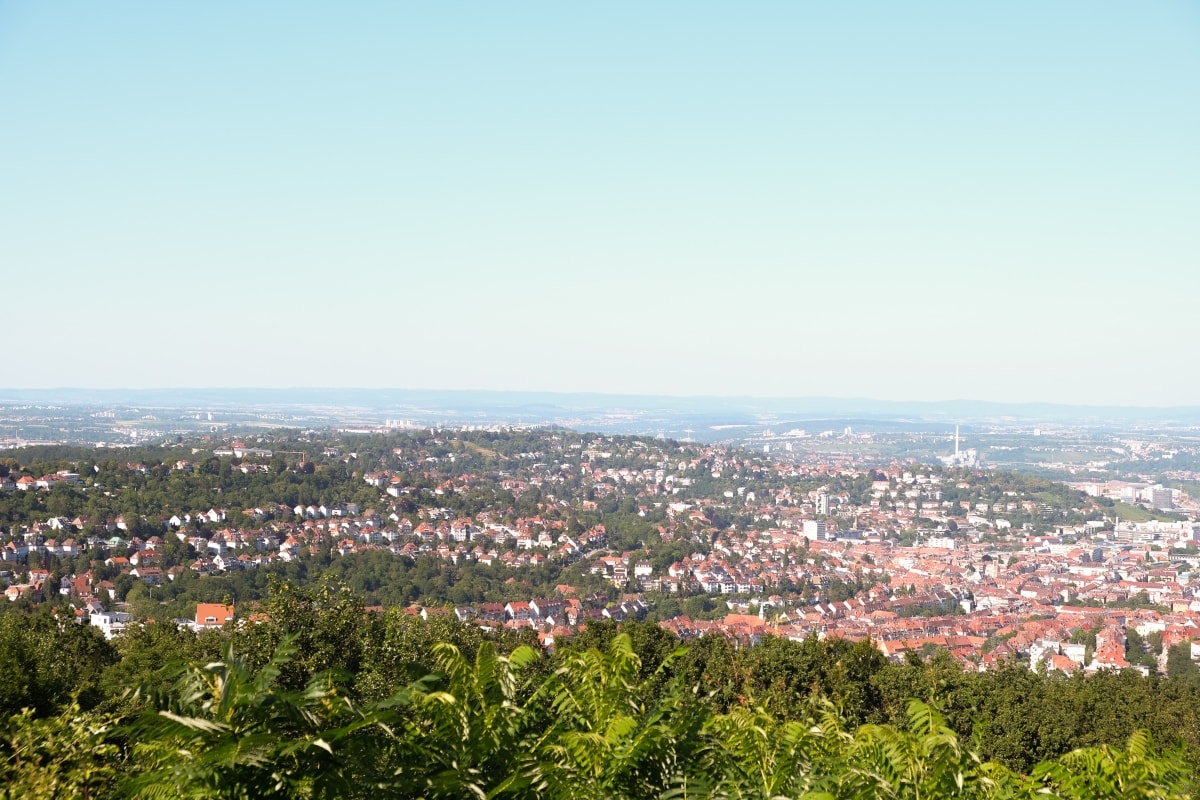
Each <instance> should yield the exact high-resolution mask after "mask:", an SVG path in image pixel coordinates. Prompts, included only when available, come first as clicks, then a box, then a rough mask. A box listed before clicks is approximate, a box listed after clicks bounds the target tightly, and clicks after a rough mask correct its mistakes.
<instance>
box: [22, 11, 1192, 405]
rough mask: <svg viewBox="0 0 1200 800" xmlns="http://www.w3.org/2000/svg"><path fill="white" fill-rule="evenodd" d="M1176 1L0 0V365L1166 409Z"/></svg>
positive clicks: (189, 381) (1187, 249)
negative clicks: (67, 0)
mask: <svg viewBox="0 0 1200 800" xmlns="http://www.w3.org/2000/svg"><path fill="white" fill-rule="evenodd" d="M1198 39H1200V10H1198V8H1197V6H1196V5H1195V4H1192V3H1186V2H1164V3H1158V4H1154V5H1152V6H1145V5H1129V4H1118V3H1092V2H1089V3H1082V2H1066V3H1055V4H1041V3H1005V4H994V5H976V4H971V5H964V4H961V3H948V2H930V3H919V4H893V3H865V4H855V5H853V6H843V5H818V4H790V3H767V4H760V5H755V6H753V7H749V8H747V7H744V6H740V5H739V6H735V5H733V4H729V5H720V4H694V3H664V4H654V5H653V6H646V5H641V4H631V3H618V4H606V5H605V6H603V7H561V6H554V5H550V4H542V5H533V6H528V5H526V6H511V5H502V6H501V5H491V6H489V5H478V6H474V7H471V8H469V9H463V8H456V7H454V6H448V5H445V4H436V5H433V6H430V5H416V4H374V3H366V4H354V5H353V6H351V7H345V6H341V5H338V6H335V5H328V4H314V3H278V2H276V3H260V4H254V5H253V6H251V7H239V8H236V9H230V8H219V7H215V6H207V5H206V6H179V5H174V4H167V5H164V4H157V3H145V2H125V3H104V4H79V5H61V4H48V3H28V2H26V3H20V2H17V3H6V4H4V5H3V6H2V7H0V107H3V108H4V118H5V123H4V124H3V125H0V147H2V148H3V151H4V152H5V153H6V155H7V158H6V159H5V161H6V164H5V168H4V175H3V179H2V180H0V263H3V264H4V266H5V270H4V273H5V279H4V289H3V296H4V297H5V299H6V300H7V301H8V302H6V303H5V310H6V312H7V317H8V321H9V330H10V332H12V334H13V335H14V336H16V337H17V340H16V342H15V343H14V345H13V346H10V347H9V348H7V349H6V354H5V357H4V370H3V375H2V377H0V385H3V386H4V387H8V388H31V387H56V386H77V387H101V388H103V387H132V388H147V387H206V386H256V387H290V386H313V387H337V386H362V387H410V388H434V389H487V390H528V391H561V392H617V393H627V394H667V395H716V396H722V395H736V396H750V397H753V396H758V397H808V396H823V397H869V398H877V399H885V400H950V399H957V398H967V399H973V400H992V401H1019V402H1028V401H1041V402H1063V403H1079V404H1116V405H1147V406H1165V405H1192V404H1195V403H1196V402H1197V400H1196V398H1197V397H1200V377H1198V376H1197V375H1196V374H1195V373H1194V372H1193V371H1189V370H1186V369H1185V368H1184V367H1185V365H1186V364H1187V363H1188V355H1189V348H1188V345H1189V343H1190V342H1192V341H1194V339H1195V334H1196V332H1197V323H1196V322H1195V315H1194V313H1193V310H1192V308H1191V304H1192V302H1193V301H1194V299H1195V298H1196V297H1197V296H1200V292H1198V290H1200V277H1198V276H1200V269H1198V267H1200V264H1198V263H1197V259H1198V255H1197V254H1200V226H1197V225H1196V223H1195V221H1196V218H1197V212H1198V211H1200V151H1198V150H1197V148H1196V146H1195V144H1196V142H1197V141H1200V105H1198V104H1197V103H1196V102H1195V99H1196V96H1195V86H1196V84H1197V78H1198V77H1200V48H1198V47H1197V46H1196V45H1197V42H1198Z"/></svg>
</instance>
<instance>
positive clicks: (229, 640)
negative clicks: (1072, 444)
mask: <svg viewBox="0 0 1200 800" xmlns="http://www.w3.org/2000/svg"><path fill="white" fill-rule="evenodd" d="M0 674H3V675H4V676H5V680H4V681H3V682H2V683H0V718H2V720H3V722H2V727H0V784H2V785H3V786H4V790H3V791H4V796H5V797H11V798H18V797H20V798H42V797H45V798H51V797H55V798H57V797H91V798H103V797H137V798H150V797H172V798H175V797H206V798H209V797H228V798H256V797H267V796H272V797H330V798H332V797H397V798H408V797H413V798H416V797H472V796H474V797H502V796H503V797H530V798H533V797H545V798H557V797H597V798H598V797H629V798H650V797H745V798H750V797H754V798H776V797H813V798H815V797H943V796H960V797H1033V796H1052V797H1054V796H1057V797H1081V798H1082V797H1114V798H1115V797H1183V796H1185V793H1186V792H1187V791H1188V790H1189V788H1190V785H1191V784H1190V781H1191V780H1192V776H1193V775H1194V774H1195V767H1196V764H1197V756H1198V755H1200V689H1198V688H1197V687H1196V686H1195V685H1194V684H1191V683H1188V682H1184V681H1181V680H1176V679H1158V678H1153V677H1151V678H1144V677H1142V676H1140V675H1138V674H1136V673H1134V672H1131V671H1125V672H1120V673H1100V674H1097V675H1094V676H1090V677H1082V676H1073V677H1065V676H1061V675H1044V674H1038V673H1035V672H1030V671H1029V670H1027V669H1025V668H1024V667H1021V666H1018V665H1015V664H1014V665H1012V666H1011V667H1006V668H1002V669H999V670H995V671H991V672H986V673H973V672H971V673H969V672H965V671H963V670H962V669H960V668H959V667H958V666H957V665H956V664H955V663H954V662H953V661H951V660H950V659H947V658H943V657H941V656H938V655H934V656H933V657H931V658H929V659H925V660H922V659H920V658H917V657H912V658H910V659H909V660H908V661H907V662H906V663H902V664H894V663H889V662H887V661H886V660H885V659H884V658H883V657H882V656H881V655H880V654H879V653H878V651H876V650H875V649H874V648H873V647H872V646H871V645H870V644H869V643H867V642H861V643H850V642H845V641H840V640H834V639H831V640H826V641H820V640H817V639H815V638H814V639H809V640H807V641H804V642H792V641H788V640H784V639H775V638H767V639H766V640H765V641H764V642H763V643H762V644H759V645H755V646H748V647H737V646H736V645H735V644H733V643H731V642H729V641H727V640H726V639H724V638H720V637H704V638H701V639H698V640H695V641H692V642H688V643H683V644H681V643H680V642H678V641H677V640H676V639H675V638H674V637H673V636H671V635H669V634H668V633H667V632H665V631H663V630H662V629H660V628H659V627H657V626H655V625H652V624H647V623H628V624H625V625H624V626H621V627H618V626H616V625H615V624H613V623H600V624H594V625H591V626H589V627H588V628H587V629H586V630H585V631H583V632H582V633H580V634H579V635H578V636H576V637H574V638H573V639H571V640H570V641H569V642H568V643H567V644H566V645H564V646H562V647H560V648H559V649H558V651H557V652H554V653H545V652H543V651H542V650H541V649H540V648H537V647H536V642H535V641H534V640H533V639H532V638H531V636H530V635H529V634H528V633H526V634H523V635H518V634H513V633H511V632H496V633H494V634H489V633H485V632H484V631H482V630H481V629H479V628H477V627H471V626H464V625H460V624H458V623H457V622H456V621H454V620H453V618H452V617H431V618H430V619H428V620H423V619H421V618H420V617H419V616H416V615H413V614H408V613H405V611H404V610H403V609H399V608H393V609H391V610H389V611H387V612H386V613H382V614H381V613H372V612H370V611H368V610H367V609H366V608H365V606H364V604H363V602H362V599H361V598H360V597H359V596H357V595H356V594H355V593H354V592H353V591H351V590H350V589H349V588H348V587H346V586H345V585H343V584H340V583H338V582H335V581H333V580H331V579H325V580H322V581H321V582H319V583H318V584H317V585H314V586H310V587H298V586H296V585H294V584H289V583H286V582H281V581H280V582H275V584H274V585H273V586H272V587H271V590H270V592H269V596H268V600H267V601H266V603H265V604H264V607H263V613H262V615H261V616H259V617H258V621H257V622H256V623H250V624H241V625H234V624H233V623H231V624H230V625H229V626H227V628H226V629H224V630H221V631H208V632H204V633H202V634H200V635H196V634H194V633H192V632H190V631H186V630H179V629H177V628H175V627H174V626H172V625H163V624H150V625H146V626H144V627H135V628H132V629H130V631H128V632H127V633H126V635H125V636H123V637H119V638H118V639H116V640H114V641H112V642H107V641H105V640H104V639H103V637H101V636H100V635H99V634H98V633H97V632H96V630H95V629H94V628H91V627H90V626H80V625H76V624H75V623H74V622H71V621H65V620H63V619H60V618H56V617H55V616H53V615H52V614H50V613H40V614H35V615H33V616H23V615H22V616H17V615H13V614H8V615H5V616H4V617H2V618H0Z"/></svg>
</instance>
